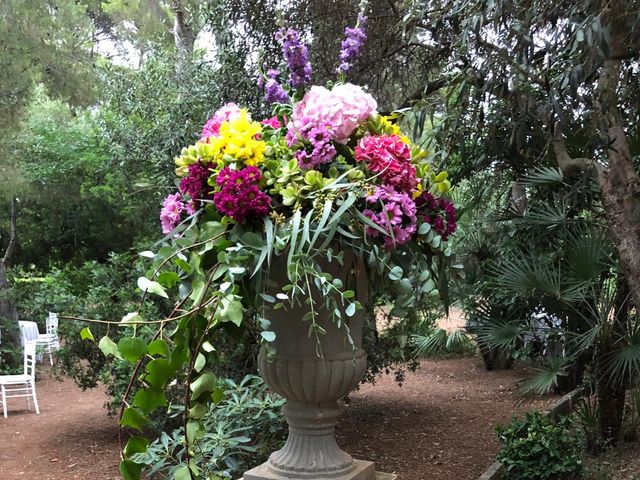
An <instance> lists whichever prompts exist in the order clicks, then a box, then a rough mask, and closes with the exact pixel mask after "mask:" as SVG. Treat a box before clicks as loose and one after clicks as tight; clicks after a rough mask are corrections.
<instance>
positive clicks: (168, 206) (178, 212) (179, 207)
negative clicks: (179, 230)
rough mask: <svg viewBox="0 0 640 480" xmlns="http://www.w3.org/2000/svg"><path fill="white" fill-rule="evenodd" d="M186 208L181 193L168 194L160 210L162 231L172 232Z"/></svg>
mask: <svg viewBox="0 0 640 480" xmlns="http://www.w3.org/2000/svg"><path fill="white" fill-rule="evenodd" d="M184 209H185V206H184V204H183V203H182V197H181V196H180V194H179V193H175V194H173V195H169V196H167V198H165V199H164V201H163V202H162V210H161V211H160V222H161V223H162V233H170V232H171V231H172V230H173V229H174V228H176V225H178V224H179V223H180V218H181V216H182V212H183V210H184Z"/></svg>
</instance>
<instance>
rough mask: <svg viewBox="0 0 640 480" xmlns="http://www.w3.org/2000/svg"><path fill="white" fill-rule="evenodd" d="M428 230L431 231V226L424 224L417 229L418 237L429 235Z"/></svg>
mask: <svg viewBox="0 0 640 480" xmlns="http://www.w3.org/2000/svg"><path fill="white" fill-rule="evenodd" d="M429 230H431V224H429V223H427V222H424V223H423V224H422V225H420V227H419V228H418V235H426V234H427V233H429Z"/></svg>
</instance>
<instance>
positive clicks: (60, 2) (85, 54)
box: [0, 0, 98, 130]
mask: <svg viewBox="0 0 640 480" xmlns="http://www.w3.org/2000/svg"><path fill="white" fill-rule="evenodd" d="M54 11H55V13H54ZM92 33H93V32H92V23H91V19H90V18H89V16H88V14H87V5H86V2H77V1H71V0H57V1H55V3H53V4H49V3H47V2H41V1H39V0H29V1H25V0H6V1H3V2H2V4H0V45H2V46H3V49H2V55H1V56H0V130H3V129H5V128H8V127H15V126H16V124H17V123H18V122H19V120H20V118H21V115H20V114H21V113H22V112H21V110H22V109H23V108H24V107H25V106H26V104H27V103H28V100H29V98H30V96H31V94H32V93H33V87H34V85H35V84H36V83H39V82H41V83H43V84H44V85H45V86H46V87H47V91H48V92H50V93H51V94H52V95H54V96H58V97H61V98H64V99H68V100H70V101H71V102H72V103H76V104H78V103H84V104H86V103H90V101H91V100H92V99H93V98H94V95H95V89H96V86H97V85H98V82H97V78H96V75H95V71H94V68H93V67H94V63H93V62H94V58H92V52H91V50H92V47H93V37H92Z"/></svg>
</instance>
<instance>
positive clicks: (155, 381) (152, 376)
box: [145, 358, 175, 388]
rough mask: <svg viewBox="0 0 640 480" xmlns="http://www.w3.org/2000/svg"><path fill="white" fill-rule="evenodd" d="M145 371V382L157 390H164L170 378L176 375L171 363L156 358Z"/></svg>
mask: <svg viewBox="0 0 640 480" xmlns="http://www.w3.org/2000/svg"><path fill="white" fill-rule="evenodd" d="M145 370H146V371H147V375H146V377H145V380H146V381H147V383H149V385H152V386H154V387H157V388H164V386H165V384H166V383H167V380H169V378H171V377H172V376H173V375H174V373H175V370H174V368H173V367H172V366H171V363H170V362H169V360H167V359H165V358H156V359H154V360H151V361H150V362H149V363H148V364H147V366H146V368H145Z"/></svg>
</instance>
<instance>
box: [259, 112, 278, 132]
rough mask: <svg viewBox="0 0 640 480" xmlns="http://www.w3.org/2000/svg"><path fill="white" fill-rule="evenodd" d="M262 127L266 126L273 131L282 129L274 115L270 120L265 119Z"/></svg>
mask: <svg viewBox="0 0 640 480" xmlns="http://www.w3.org/2000/svg"><path fill="white" fill-rule="evenodd" d="M260 123H262V124H263V125H268V126H269V127H271V128H273V129H276V130H277V129H278V128H281V127H282V124H281V123H280V120H279V119H278V117H277V116H276V115H274V116H273V117H271V118H266V119H264V120H262V122H260Z"/></svg>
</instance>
